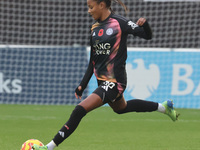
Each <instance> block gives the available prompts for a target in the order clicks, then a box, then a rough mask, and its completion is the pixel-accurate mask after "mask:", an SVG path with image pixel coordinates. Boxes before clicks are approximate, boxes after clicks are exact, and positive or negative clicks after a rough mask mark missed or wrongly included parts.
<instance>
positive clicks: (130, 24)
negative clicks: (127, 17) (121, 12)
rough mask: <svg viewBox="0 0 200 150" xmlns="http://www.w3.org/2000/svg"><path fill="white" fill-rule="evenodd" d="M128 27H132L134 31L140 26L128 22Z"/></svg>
mask: <svg viewBox="0 0 200 150" xmlns="http://www.w3.org/2000/svg"><path fill="white" fill-rule="evenodd" d="M128 25H129V26H131V28H132V29H133V30H134V29H135V28H136V27H138V25H137V24H135V23H134V22H132V21H129V22H128Z"/></svg>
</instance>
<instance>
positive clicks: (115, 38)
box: [80, 14, 152, 88]
mask: <svg viewBox="0 0 200 150" xmlns="http://www.w3.org/2000/svg"><path fill="white" fill-rule="evenodd" d="M128 34H132V35H134V36H139V37H141V38H144V39H151V38H152V33H151V29H150V27H149V25H148V22H147V21H146V22H145V23H144V25H143V26H138V25H136V24H135V23H133V22H132V21H131V20H128V19H126V18H124V17H122V16H120V15H115V14H111V15H110V16H109V17H108V18H107V19H106V20H104V21H97V22H96V23H95V24H93V26H92V28H91V41H90V44H91V55H90V62H89V66H88V70H87V71H86V74H85V76H84V78H83V80H82V82H81V84H80V85H81V86H82V87H83V88H85V87H86V85H87V84H88V82H89V80H90V78H91V75H92V74H93V73H94V74H95V76H96V78H97V80H102V81H110V82H115V83H119V85H123V86H126V82H127V79H126V69H125V64H126V59H127V44H126V43H127V36H128Z"/></svg>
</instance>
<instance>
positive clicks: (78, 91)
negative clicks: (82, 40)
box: [75, 47, 93, 99]
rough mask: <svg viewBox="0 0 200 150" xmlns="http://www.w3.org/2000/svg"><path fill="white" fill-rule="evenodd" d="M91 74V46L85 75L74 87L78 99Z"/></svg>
mask: <svg viewBox="0 0 200 150" xmlns="http://www.w3.org/2000/svg"><path fill="white" fill-rule="evenodd" d="M92 75H93V64H92V47H91V52H90V61H89V65H88V68H87V70H86V72H85V75H84V77H83V79H82V81H81V83H80V85H79V86H78V87H77V88H76V89H75V96H76V98H77V99H78V98H79V99H81V96H82V93H83V91H84V90H85V88H86V87H87V85H88V82H89V81H90V79H91V77H92Z"/></svg>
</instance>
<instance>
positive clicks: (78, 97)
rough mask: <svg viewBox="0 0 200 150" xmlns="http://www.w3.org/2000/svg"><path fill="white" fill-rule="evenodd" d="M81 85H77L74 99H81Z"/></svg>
mask: <svg viewBox="0 0 200 150" xmlns="http://www.w3.org/2000/svg"><path fill="white" fill-rule="evenodd" d="M82 93H83V91H82V87H81V86H78V87H77V88H76V90H75V96H76V99H81V98H82Z"/></svg>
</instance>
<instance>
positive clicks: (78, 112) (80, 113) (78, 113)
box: [72, 105, 87, 118]
mask: <svg viewBox="0 0 200 150" xmlns="http://www.w3.org/2000/svg"><path fill="white" fill-rule="evenodd" d="M86 114H87V111H86V110H85V108H83V107H82V106H81V105H77V106H76V107H75V108H74V110H73V112H72V115H73V116H74V117H78V118H82V117H84V116H85V115H86Z"/></svg>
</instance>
